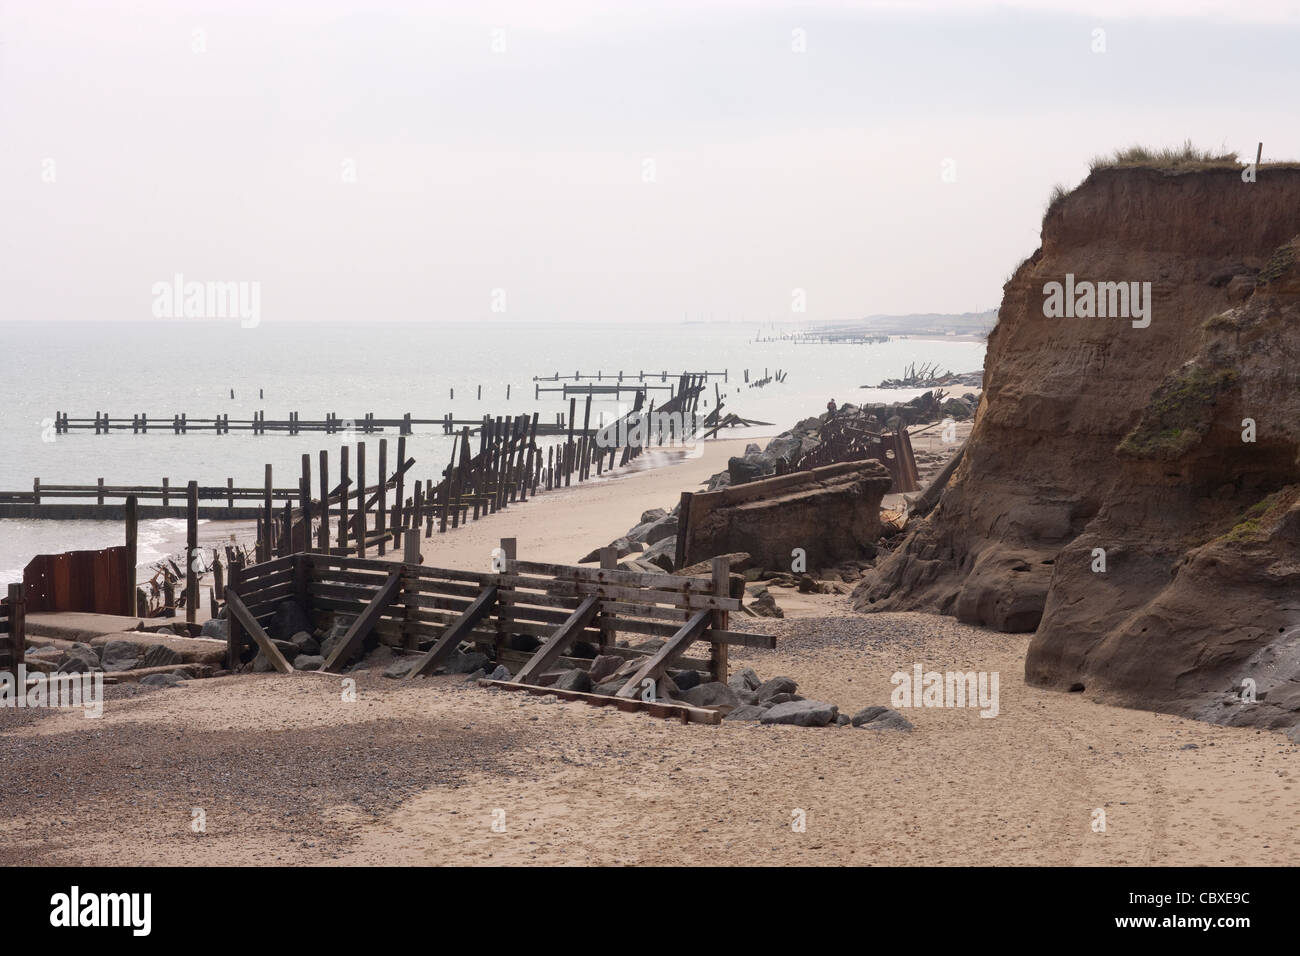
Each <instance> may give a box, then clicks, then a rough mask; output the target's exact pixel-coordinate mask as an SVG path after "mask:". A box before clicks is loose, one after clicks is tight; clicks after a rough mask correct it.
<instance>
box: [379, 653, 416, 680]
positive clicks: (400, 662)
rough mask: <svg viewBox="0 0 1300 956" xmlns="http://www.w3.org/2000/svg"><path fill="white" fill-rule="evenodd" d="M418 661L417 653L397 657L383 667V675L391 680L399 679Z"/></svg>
mask: <svg viewBox="0 0 1300 956" xmlns="http://www.w3.org/2000/svg"><path fill="white" fill-rule="evenodd" d="M418 663H420V656H419V655H418V654H407V655H406V656H405V657H398V658H395V659H394V660H393V662H392V663H391V664H389V665H388V666H387V667H385V668H384V676H385V677H389V678H392V679H393V680H401V679H402V678H404V677H405V676H406V675H407V674H409V673H411V671H412V670H413V669H414V668H415V665H416V664H418Z"/></svg>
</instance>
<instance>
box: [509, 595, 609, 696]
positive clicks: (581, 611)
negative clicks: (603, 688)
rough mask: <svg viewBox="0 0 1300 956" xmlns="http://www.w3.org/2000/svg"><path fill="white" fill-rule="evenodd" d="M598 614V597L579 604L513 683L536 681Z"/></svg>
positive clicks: (516, 676)
mask: <svg viewBox="0 0 1300 956" xmlns="http://www.w3.org/2000/svg"><path fill="white" fill-rule="evenodd" d="M599 612H600V598H598V597H589V598H587V599H586V600H585V601H583V602H582V603H581V604H579V605H578V607H577V608H576V609H575V610H574V612H573V613H572V614H570V615H569V617H568V618H567V619H566V620H565V622H564V623H563V624H561V625H560V626H559V627H557V628H556V629H555V631H554V633H552V634H551V636H550V638H549V639H548V640H547V641H546V643H545V644H543V645H542V646H541V647H539V648H538V649H537V652H536V653H535V654H533V656H532V659H531V660H529V661H528V663H527V664H525V665H524V666H523V669H522V670H520V671H519V673H518V674H516V675H515V681H516V682H517V683H520V684H527V683H531V682H532V681H534V680H536V679H537V675H539V674H541V673H542V672H543V671H545V670H546V669H547V668H549V667H550V666H551V662H552V661H554V660H555V659H556V658H557V657H559V656H560V654H562V653H563V652H564V649H565V648H566V647H568V645H569V644H570V643H572V642H573V640H574V639H576V638H577V636H578V634H579V633H580V632H581V631H582V630H583V629H585V628H586V626H587V625H588V624H590V623H591V622H592V621H593V620H595V618H596V615H597V614H598V613H599Z"/></svg>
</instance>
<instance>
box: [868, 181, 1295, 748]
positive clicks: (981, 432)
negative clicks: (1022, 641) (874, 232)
mask: <svg viewBox="0 0 1300 956" xmlns="http://www.w3.org/2000/svg"><path fill="white" fill-rule="evenodd" d="M1297 234H1300V169H1297V168H1294V167H1267V168H1264V169H1262V170H1261V171H1260V174H1259V177H1258V181H1257V182H1255V183H1244V182H1242V180H1241V176H1240V174H1239V173H1238V172H1237V171H1236V170H1233V169H1215V170H1204V171H1196V172H1184V173H1178V174H1172V173H1167V172H1162V171H1159V170H1154V169H1100V170H1098V171H1095V172H1094V173H1093V174H1092V175H1090V176H1089V178H1088V179H1087V180H1086V181H1085V182H1084V183H1083V184H1082V185H1081V186H1080V187H1079V188H1078V189H1077V190H1075V191H1074V192H1073V193H1071V194H1069V195H1068V196H1066V197H1065V198H1063V199H1061V200H1060V201H1058V202H1057V203H1056V204H1055V205H1054V206H1053V207H1052V209H1051V210H1050V211H1049V212H1048V214H1047V216H1046V217H1045V219H1044V223H1043V232H1042V246H1041V247H1040V248H1039V250H1038V251H1037V252H1035V253H1034V255H1033V256H1031V257H1030V258H1029V259H1028V260H1026V261H1025V262H1024V263H1023V264H1022V265H1021V266H1020V268H1019V269H1017V270H1016V273H1015V275H1014V276H1013V277H1012V278H1011V279H1010V280H1009V281H1008V282H1007V284H1006V286H1005V287H1004V298H1003V302H1002V307H1001V309H1000V310H999V314H998V325H997V327H996V329H995V330H994V332H993V333H992V335H991V336H990V339H989V349H988V354H987V358H986V362H985V373H984V394H983V398H982V400H981V404H980V408H979V410H978V412H977V417H976V423H975V426H974V429H973V431H972V433H971V436H970V439H969V442H968V444H967V447H966V452H965V457H964V460H963V461H962V464H961V466H960V467H959V469H958V470H957V472H956V474H955V475H954V477H953V480H952V483H951V485H950V486H949V488H948V489H947V491H946V492H945V494H944V496H943V498H942V500H941V502H940V504H939V506H938V507H937V508H936V509H935V511H934V512H933V513H932V514H931V515H930V516H929V517H928V518H927V519H926V520H924V521H922V522H920V523H919V524H918V525H917V527H916V529H915V530H914V531H912V533H911V534H910V535H909V536H908V538H907V539H906V540H905V542H904V543H903V544H902V545H901V546H900V547H899V548H898V549H897V550H896V551H895V552H893V553H892V554H891V555H890V556H888V557H887V558H883V559H882V560H881V562H880V563H879V566H878V567H877V569H876V570H875V571H874V572H873V573H872V574H871V575H869V576H868V577H867V578H866V579H864V581H863V583H862V585H860V586H859V588H858V589H857V591H856V592H855V604H856V605H857V606H858V607H859V609H861V610H903V609H928V610H937V611H940V612H942V613H947V614H955V615H956V616H957V617H958V618H959V619H961V620H963V621H967V622H971V623H977V624H984V625H988V626H991V627H995V628H999V629H1001V630H1006V631H1035V636H1034V639H1033V642H1032V644H1031V647H1030V651H1029V656H1028V659H1027V662H1026V670H1027V676H1028V677H1029V679H1030V681H1031V682H1033V683H1038V684H1043V685H1048V686H1054V687H1060V688H1068V687H1071V686H1073V685H1079V684H1082V685H1085V686H1087V687H1088V688H1089V689H1090V690H1095V691H1099V692H1100V693H1101V695H1102V696H1103V697H1104V698H1107V699H1111V700H1114V701H1115V702H1119V703H1128V704H1132V705H1134V706H1143V707H1152V708H1155V709H1161V710H1170V711H1175V712H1179V713H1188V714H1193V715H1196V716H1200V717H1203V718H1207V719H1212V720H1216V721H1220V722H1228V723H1247V724H1255V725H1262V726H1289V727H1294V726H1296V724H1297V722H1300V503H1298V499H1300V484H1298V483H1300V461H1298V458H1297V451H1298V450H1300V387H1298V386H1300V381H1298V379H1300V263H1298V261H1297V260H1298V259H1300V255H1298V253H1297V250H1298V249H1300V241H1297V239H1296V237H1297ZM1067 275H1068V276H1071V277H1073V278H1072V282H1073V283H1074V284H1076V285H1077V284H1079V283H1084V282H1092V283H1103V282H1137V283H1146V282H1149V283H1151V286H1150V290H1151V300H1150V302H1151V313H1150V324H1149V325H1146V326H1145V327H1141V326H1142V322H1141V320H1139V319H1132V318H1129V317H1107V318H1097V317H1089V318H1048V317H1046V316H1045V315H1044V301H1045V298H1046V293H1045V288H1047V286H1048V283H1051V282H1058V283H1063V282H1065V280H1066V277H1067ZM1112 304H1113V302H1112ZM1247 419H1250V420H1251V421H1253V432H1252V428H1251V426H1250V424H1249V423H1245V422H1246V420H1247ZM1244 423H1245V424H1244ZM1247 439H1253V440H1247ZM1103 568H1104V570H1103ZM1246 679H1249V680H1250V681H1253V682H1254V686H1255V687H1256V688H1257V692H1258V695H1259V699H1258V702H1257V703H1255V704H1248V703H1244V702H1243V701H1242V700H1241V693H1240V692H1241V689H1242V681H1243V680H1246Z"/></svg>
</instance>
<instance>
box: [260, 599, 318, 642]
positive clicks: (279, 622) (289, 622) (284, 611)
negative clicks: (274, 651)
mask: <svg viewBox="0 0 1300 956" xmlns="http://www.w3.org/2000/svg"><path fill="white" fill-rule="evenodd" d="M311 630H312V623H311V618H309V617H308V616H307V612H305V611H304V610H303V609H302V606H301V605H299V604H298V602H297V601H281V602H280V603H279V604H278V605H276V608H275V614H274V615H273V616H272V617H271V625H270V627H268V628H267V629H266V633H267V634H268V635H269V636H270V637H275V638H279V639H280V640H282V641H287V640H289V638H291V637H293V636H294V635H295V634H297V633H298V632H299V631H307V632H310V631H311Z"/></svg>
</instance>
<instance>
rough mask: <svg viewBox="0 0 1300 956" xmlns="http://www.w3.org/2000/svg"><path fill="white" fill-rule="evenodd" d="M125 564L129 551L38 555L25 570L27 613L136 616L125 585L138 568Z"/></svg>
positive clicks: (114, 550) (107, 550)
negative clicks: (50, 612)
mask: <svg viewBox="0 0 1300 956" xmlns="http://www.w3.org/2000/svg"><path fill="white" fill-rule="evenodd" d="M126 564H127V551H126V548H105V549H104V550H102V551H66V552H64V553H63V554H42V555H38V556H37V557H35V558H32V560H31V561H29V562H28V563H27V567H26V568H24V569H23V588H24V590H25V592H26V594H27V610H28V611H29V612H31V611H89V612H92V613H96V614H121V615H125V616H130V615H133V614H135V608H133V607H127V606H126V603H127V602H126V593H127V592H126V587H125V582H126V581H127V580H128V578H129V577H133V576H134V574H135V568H128V567H127V566H126Z"/></svg>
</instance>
